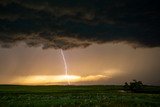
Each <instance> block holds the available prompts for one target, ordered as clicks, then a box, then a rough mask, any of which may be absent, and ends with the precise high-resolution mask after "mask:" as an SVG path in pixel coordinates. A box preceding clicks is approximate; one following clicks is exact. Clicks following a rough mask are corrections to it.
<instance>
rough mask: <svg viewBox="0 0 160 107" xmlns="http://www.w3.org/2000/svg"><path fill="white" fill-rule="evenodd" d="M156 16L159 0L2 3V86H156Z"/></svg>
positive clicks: (159, 43) (159, 48) (159, 41)
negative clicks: (139, 83) (137, 82)
mask: <svg viewBox="0 0 160 107" xmlns="http://www.w3.org/2000/svg"><path fill="white" fill-rule="evenodd" d="M158 13H159V12H158V1H157V0H145V1H140V0H123V1H121V0H80V1H78V0H26V1H23V0H1V1H0V46H1V47H0V84H24V85H39V84H40V85H61V84H69V83H70V84H72V85H88V84H89V85H96V84H102V85H105V84H124V82H126V81H132V79H137V80H140V81H142V82H144V83H145V84H150V85H160V79H159V76H160V66H159V63H160V60H159V58H160V36H159V35H160V29H159V28H160V27H159V23H160V18H159V15H158ZM61 49H62V50H63V53H64V57H65V60H66V64H67V67H68V68H67V71H68V75H67V76H66V71H65V66H64V62H63V57H62V55H61Z"/></svg>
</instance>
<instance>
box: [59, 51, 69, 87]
mask: <svg viewBox="0 0 160 107" xmlns="http://www.w3.org/2000/svg"><path fill="white" fill-rule="evenodd" d="M61 55H62V58H63V62H64V68H65V74H66V76H65V77H66V78H67V82H68V85H70V80H69V76H68V67H67V63H66V59H65V56H64V53H63V50H62V49H61Z"/></svg>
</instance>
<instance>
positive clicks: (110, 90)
mask: <svg viewBox="0 0 160 107" xmlns="http://www.w3.org/2000/svg"><path fill="white" fill-rule="evenodd" d="M122 90H123V87H122V86H18V85H0V107H160V87H159V86H146V87H145V91H144V93H131V92H124V91H122Z"/></svg>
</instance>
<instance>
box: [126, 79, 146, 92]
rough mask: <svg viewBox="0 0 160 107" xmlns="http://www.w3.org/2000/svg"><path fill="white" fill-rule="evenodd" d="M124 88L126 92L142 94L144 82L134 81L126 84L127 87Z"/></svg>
mask: <svg viewBox="0 0 160 107" xmlns="http://www.w3.org/2000/svg"><path fill="white" fill-rule="evenodd" d="M123 87H124V90H126V91H132V92H142V90H143V83H142V81H137V80H133V82H130V84H128V83H127V82H125V85H124V86H123Z"/></svg>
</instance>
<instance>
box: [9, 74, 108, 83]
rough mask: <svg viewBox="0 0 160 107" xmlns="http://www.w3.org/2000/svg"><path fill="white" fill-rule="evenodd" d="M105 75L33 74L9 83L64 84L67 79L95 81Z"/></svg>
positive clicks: (74, 81)
mask: <svg viewBox="0 0 160 107" xmlns="http://www.w3.org/2000/svg"><path fill="white" fill-rule="evenodd" d="M105 77H106V76H104V75H90V76H86V77H82V76H78V75H35V76H25V77H22V76H21V77H17V78H16V79H14V80H12V81H10V83H11V84H20V85H58V84H59V83H62V84H64V85H65V83H66V82H67V81H68V79H69V80H70V82H73V83H76V82H85V81H97V80H99V79H102V78H105ZM67 85H70V84H67Z"/></svg>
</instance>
